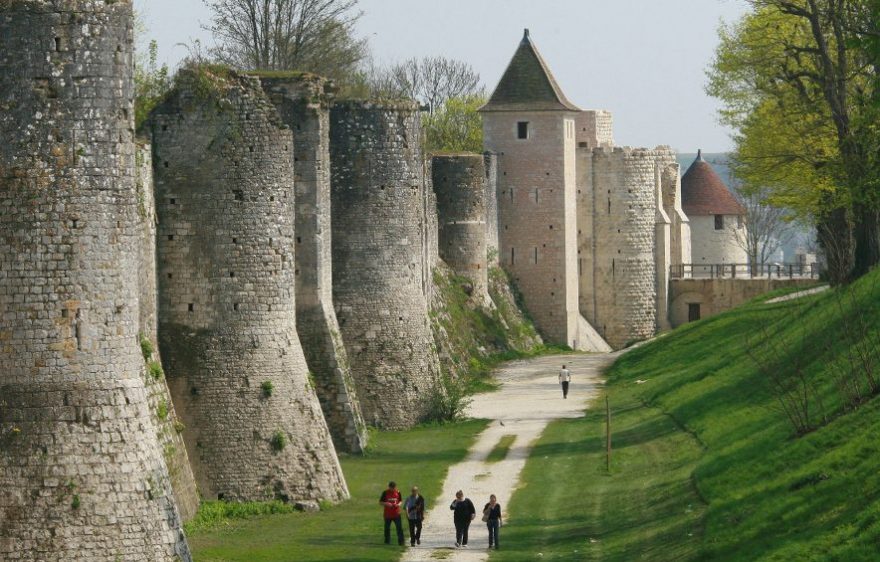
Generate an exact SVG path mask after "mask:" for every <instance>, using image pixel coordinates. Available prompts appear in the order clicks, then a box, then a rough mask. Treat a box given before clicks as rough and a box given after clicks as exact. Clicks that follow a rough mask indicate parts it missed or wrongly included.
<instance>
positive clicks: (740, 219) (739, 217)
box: [736, 215, 743, 228]
mask: <svg viewBox="0 0 880 562" xmlns="http://www.w3.org/2000/svg"><path fill="white" fill-rule="evenodd" d="M736 227H737V228H742V227H743V217H742V215H737V216H736Z"/></svg>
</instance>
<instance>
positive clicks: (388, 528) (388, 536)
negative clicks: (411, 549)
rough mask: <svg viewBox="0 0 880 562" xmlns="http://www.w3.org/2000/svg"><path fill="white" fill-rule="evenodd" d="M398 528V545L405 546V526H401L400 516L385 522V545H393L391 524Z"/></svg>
mask: <svg viewBox="0 0 880 562" xmlns="http://www.w3.org/2000/svg"><path fill="white" fill-rule="evenodd" d="M392 522H393V523H394V526H395V527H397V544H399V545H401V546H402V545H403V526H402V525H401V524H400V515H398V516H397V517H395V518H394V519H386V520H385V544H391V523H392Z"/></svg>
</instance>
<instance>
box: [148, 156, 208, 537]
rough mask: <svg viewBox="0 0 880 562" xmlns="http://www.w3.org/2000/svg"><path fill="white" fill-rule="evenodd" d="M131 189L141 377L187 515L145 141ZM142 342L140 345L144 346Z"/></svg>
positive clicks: (192, 510)
mask: <svg viewBox="0 0 880 562" xmlns="http://www.w3.org/2000/svg"><path fill="white" fill-rule="evenodd" d="M135 162H136V169H135V189H136V191H137V202H138V207H137V217H138V227H139V229H140V232H139V234H140V238H139V240H138V252H139V254H138V259H139V263H138V268H137V272H138V273H137V280H138V286H139V289H140V294H139V300H140V307H139V311H140V317H139V321H138V334H139V338H140V340H141V342H149V347H148V348H147V350H148V351H150V353H148V354H147V353H146V352H144V354H145V355H146V356H145V357H144V364H143V368H142V369H141V377H142V378H143V380H144V387H145V388H146V389H147V401H148V403H149V407H150V414H151V416H152V418H153V423H155V425H156V434H157V435H158V437H159V445H160V446H161V447H162V455H163V456H164V458H165V463H166V464H167V465H168V473H169V474H170V476H171V488H172V489H173V490H174V497H175V498H176V499H177V507H178V508H179V509H180V515H181V517H182V518H183V520H184V521H187V520H189V519H192V517H193V516H194V515H195V514H196V511H198V509H199V492H198V490H197V489H196V482H195V478H194V477H193V473H192V468H191V467H190V464H189V456H188V455H187V454H186V446H185V445H184V442H183V435H182V432H183V424H182V422H181V421H180V420H179V419H178V417H177V413H176V412H175V410H174V405H173V402H172V400H171V392H170V391H169V390H168V384H167V383H166V380H165V375H164V373H163V372H162V369H161V367H162V363H161V360H160V359H159V339H158V331H157V330H158V310H157V307H158V303H157V296H158V288H157V279H156V222H157V220H156V200H155V197H154V192H153V154H152V150H151V149H150V145H149V144H148V143H145V142H138V143H137V144H136V147H135ZM144 345H145V344H143V343H142V351H143V349H144V348H143V346H144Z"/></svg>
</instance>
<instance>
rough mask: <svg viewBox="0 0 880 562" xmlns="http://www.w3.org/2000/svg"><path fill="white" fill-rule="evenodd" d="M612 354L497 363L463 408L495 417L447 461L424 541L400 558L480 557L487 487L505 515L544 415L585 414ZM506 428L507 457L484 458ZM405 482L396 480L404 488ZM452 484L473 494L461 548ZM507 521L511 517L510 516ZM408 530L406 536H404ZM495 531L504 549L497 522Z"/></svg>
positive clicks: (549, 417)
mask: <svg viewBox="0 0 880 562" xmlns="http://www.w3.org/2000/svg"><path fill="white" fill-rule="evenodd" d="M618 355H619V354H618V353H609V354H600V355H554V356H551V357H539V358H536V359H528V360H525V361H515V362H512V363H508V364H507V365H505V366H504V367H502V368H501V369H500V370H499V372H498V373H497V378H498V381H499V382H500V383H501V389H500V390H499V391H497V392H491V393H487V394H480V395H478V396H476V397H475V399H474V402H473V404H471V407H470V410H469V412H468V414H469V415H470V416H471V417H474V418H485V419H491V420H494V421H493V422H492V424H491V425H489V427H488V428H486V430H485V431H483V433H481V434H480V436H479V437H478V438H477V441H476V443H474V446H473V447H472V448H471V450H470V452H469V453H468V456H467V457H466V458H465V460H464V461H462V462H461V463H459V464H456V465H453V466H452V467H450V468H449V474H448V475H447V477H446V481H445V482H444V483H443V493H442V495H441V497H440V499H434V498H428V502H429V505H428V514H427V517H426V519H425V523H424V529H423V531H422V544H421V546H416V547H415V548H409V549H408V550H407V551H406V553H405V554H404V555H403V558H402V560H403V561H404V562H408V561H419V560H438V559H439V560H456V561H475V560H486V559H487V558H488V550H487V548H488V546H489V541H488V532H487V530H486V524H485V523H483V522H482V521H481V520H480V517H481V511H482V509H483V506H484V505H485V504H486V503H487V502H488V501H489V494H495V495H496V496H497V497H498V502H499V503H500V504H501V507H502V511H503V515H504V519H505V523H506V522H507V521H506V519H507V513H506V511H507V504H508V502H509V501H510V497H511V495H512V494H513V491H514V490H515V489H516V487H517V485H518V483H519V475H520V472H521V471H522V469H523V466H524V465H525V462H526V459H527V458H528V456H529V451H530V450H531V447H532V444H533V443H534V441H535V440H536V439H537V438H538V437H539V436H540V435H541V432H543V431H544V428H545V427H546V426H547V424H548V423H549V422H551V421H553V420H555V419H559V418H579V417H582V416H583V415H584V410H585V408H586V406H587V402H588V401H589V399H590V398H592V397H593V396H595V394H596V389H597V385H598V383H599V382H600V380H601V378H602V372H603V371H604V369H605V368H607V367H608V366H609V365H610V364H611V363H613V362H614V360H615V359H616V358H617V357H618ZM563 363H565V364H566V365H567V366H568V369H569V370H570V371H571V374H572V380H571V388H570V390H569V393H568V399H567V400H563V398H562V389H561V387H560V386H559V382H558V379H557V376H558V373H559V369H560V368H561V367H562V364H563ZM505 435H515V436H516V440H515V441H514V443H513V446H512V447H511V448H510V452H509V453H508V455H507V457H506V458H505V459H504V460H502V461H499V462H495V463H487V462H485V459H486V457H487V456H488V455H489V452H490V451H491V450H492V448H493V447H495V445H496V444H497V443H498V441H499V440H500V439H501V438H502V437H503V436H505ZM408 485H409V483H402V486H403V489H402V492H403V493H404V495H406V492H407V491H408V490H407V487H408ZM456 490H464V493H465V496H466V497H469V498H471V500H472V501H473V502H474V505H475V506H476V508H477V518H476V519H475V520H474V522H473V523H472V524H471V528H470V539H469V542H468V548H467V549H463V548H462V549H457V548H455V527H454V526H453V523H452V512H451V511H450V510H449V504H450V502H452V499H453V498H454V496H455V492H456ZM435 502H436V503H435ZM431 504H434V505H431ZM511 523H513V524H515V521H511ZM404 526H406V522H405V521H404ZM405 534H406V533H405ZM406 538H407V541H408V540H409V536H408V535H407V537H406ZM500 539H501V540H500V543H501V548H502V549H503V548H504V528H503V527H502V528H501V532H500Z"/></svg>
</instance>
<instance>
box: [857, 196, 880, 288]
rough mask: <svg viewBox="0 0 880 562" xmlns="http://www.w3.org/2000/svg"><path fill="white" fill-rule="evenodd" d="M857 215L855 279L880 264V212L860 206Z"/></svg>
mask: <svg viewBox="0 0 880 562" xmlns="http://www.w3.org/2000/svg"><path fill="white" fill-rule="evenodd" d="M854 215H855V264H854V268H853V272H852V276H853V278H857V277H861V276H862V275H864V274H866V273H868V271H870V270H871V268H872V267H874V266H875V265H877V264H878V263H880V212H878V211H877V210H876V209H872V208H869V207H866V206H860V207H859V208H858V209H856V210H855V212H854Z"/></svg>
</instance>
